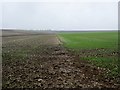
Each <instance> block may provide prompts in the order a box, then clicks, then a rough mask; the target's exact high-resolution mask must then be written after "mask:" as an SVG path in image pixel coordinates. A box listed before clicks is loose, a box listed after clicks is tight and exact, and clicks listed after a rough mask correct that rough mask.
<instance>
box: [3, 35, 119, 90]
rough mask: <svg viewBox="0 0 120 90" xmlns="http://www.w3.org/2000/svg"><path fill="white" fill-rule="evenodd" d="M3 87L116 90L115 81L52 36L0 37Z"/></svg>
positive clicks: (117, 85)
mask: <svg viewBox="0 0 120 90" xmlns="http://www.w3.org/2000/svg"><path fill="white" fill-rule="evenodd" d="M2 49H3V51H2V55H3V60H2V61H3V64H2V68H3V72H2V74H3V78H2V79H3V86H2V87H3V88H116V89H119V88H120V86H119V83H118V79H115V78H109V77H107V76H106V75H105V72H107V70H105V69H103V68H100V67H96V66H93V65H91V64H90V63H89V62H88V61H85V60H82V59H81V58H79V56H77V55H76V54H74V53H72V52H70V51H69V50H67V49H65V48H64V47H63V46H62V45H61V43H60V41H59V39H58V38H57V36H56V35H54V34H53V35H37V36H36V35H29V36H27V35H26V36H14V37H11V36H8V37H3V46H2Z"/></svg>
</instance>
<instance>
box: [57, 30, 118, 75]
mask: <svg viewBox="0 0 120 90" xmlns="http://www.w3.org/2000/svg"><path fill="white" fill-rule="evenodd" d="M59 38H60V40H61V41H62V43H63V45H64V46H65V47H66V48H68V49H71V50H72V51H73V50H74V53H76V52H77V54H78V55H79V56H80V58H83V59H84V60H89V61H91V62H92V63H93V64H95V65H97V66H100V67H103V68H107V69H109V70H110V71H109V75H112V76H113V75H115V76H116V75H118V32H117V31H114V32H113V31H111V32H102V31H101V32H77V33H76V32H73V33H64V32H62V33H60V34H59Z"/></svg>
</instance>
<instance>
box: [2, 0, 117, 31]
mask: <svg viewBox="0 0 120 90" xmlns="http://www.w3.org/2000/svg"><path fill="white" fill-rule="evenodd" d="M5 1H6V2H4V3H2V28H17V29H34V30H36V29H38V30H40V29H52V30H116V29H118V3H117V2H113V1H115V0H110V2H107V1H108V0H106V2H103V1H102V2H97V1H96V2H95V1H92V2H88V1H86V0H85V1H86V2H76V1H73V0H70V1H59V2H56V1H54V0H52V2H48V1H46V0H45V1H46V2H14V1H15V0H13V2H7V0H5ZM16 1H18V0H16ZM30 1H34V0H30ZM98 1H101V0H98ZM104 1H105V0H104ZM0 27H1V25H0Z"/></svg>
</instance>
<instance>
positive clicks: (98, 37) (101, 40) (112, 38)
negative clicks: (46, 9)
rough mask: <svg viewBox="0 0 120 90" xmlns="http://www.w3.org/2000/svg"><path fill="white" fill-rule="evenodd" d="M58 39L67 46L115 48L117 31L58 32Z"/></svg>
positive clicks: (74, 47) (76, 47)
mask: <svg viewBox="0 0 120 90" xmlns="http://www.w3.org/2000/svg"><path fill="white" fill-rule="evenodd" d="M59 36H60V39H61V40H62V41H63V43H64V45H65V46H66V47H68V48H73V49H83V48H85V49H86V48H88V49H90V48H112V49H113V48H114V49H115V48H117V45H118V34H117V32H77V33H75V32H74V33H64V32H63V33H60V34H59Z"/></svg>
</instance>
